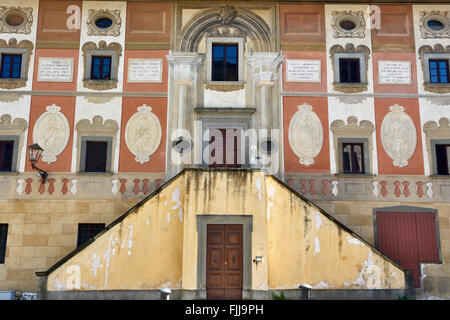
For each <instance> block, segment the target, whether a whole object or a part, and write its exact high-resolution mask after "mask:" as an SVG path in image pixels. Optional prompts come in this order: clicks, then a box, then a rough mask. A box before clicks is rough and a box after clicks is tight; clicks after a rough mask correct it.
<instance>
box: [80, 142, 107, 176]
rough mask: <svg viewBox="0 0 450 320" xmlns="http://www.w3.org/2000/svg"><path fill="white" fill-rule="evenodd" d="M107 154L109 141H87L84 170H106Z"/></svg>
mask: <svg viewBox="0 0 450 320" xmlns="http://www.w3.org/2000/svg"><path fill="white" fill-rule="evenodd" d="M107 154H108V142H107V141H86V159H85V161H86V162H85V167H84V171H86V172H106V162H107Z"/></svg>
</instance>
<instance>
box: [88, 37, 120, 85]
mask: <svg viewBox="0 0 450 320" xmlns="http://www.w3.org/2000/svg"><path fill="white" fill-rule="evenodd" d="M81 50H82V51H83V64H84V76H83V86H84V87H85V88H88V89H92V90H110V89H115V88H117V83H118V70H119V60H120V57H121V56H122V46H121V45H120V44H119V43H117V42H111V43H110V44H109V45H106V42H105V41H103V40H102V41H100V42H99V43H98V45H97V44H96V43H94V42H92V41H90V42H86V43H85V44H84V45H83V47H82V48H81ZM92 56H110V57H111V80H92V79H91V63H92Z"/></svg>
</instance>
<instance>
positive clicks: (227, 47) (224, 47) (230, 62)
mask: <svg viewBox="0 0 450 320" xmlns="http://www.w3.org/2000/svg"><path fill="white" fill-rule="evenodd" d="M238 63H239V62H238V44H217V43H216V44H213V45H212V81H238V80H239V68H238Z"/></svg>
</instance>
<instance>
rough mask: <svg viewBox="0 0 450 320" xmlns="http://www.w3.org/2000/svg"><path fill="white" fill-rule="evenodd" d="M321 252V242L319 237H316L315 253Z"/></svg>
mask: <svg viewBox="0 0 450 320" xmlns="http://www.w3.org/2000/svg"><path fill="white" fill-rule="evenodd" d="M317 253H320V242H319V238H318V237H314V255H316V254H317Z"/></svg>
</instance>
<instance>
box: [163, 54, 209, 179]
mask: <svg viewBox="0 0 450 320" xmlns="http://www.w3.org/2000/svg"><path fill="white" fill-rule="evenodd" d="M166 57H167V61H168V62H169V68H170V69H169V70H170V71H169V97H168V108H169V112H168V117H169V120H168V126H167V139H168V144H167V161H168V162H167V172H168V175H169V176H168V178H170V177H171V176H173V175H175V174H177V173H178V172H179V171H181V170H182V169H183V167H184V166H187V167H189V166H191V165H190V164H189V163H184V164H183V163H180V164H174V163H172V160H171V159H172V152H175V151H174V150H173V149H172V135H173V133H174V132H175V131H178V134H177V137H179V136H181V135H180V133H182V132H183V131H185V132H186V130H187V131H189V132H190V131H191V130H190V127H191V126H189V125H188V123H187V121H188V115H189V113H190V110H191V108H195V107H196V103H197V81H198V69H199V65H200V63H201V62H202V60H203V57H202V56H201V55H198V54H197V53H191V52H170V54H169V55H168V56H166ZM191 137H192V134H191ZM191 146H192V144H191ZM191 158H192V157H189V156H186V157H184V159H186V160H187V159H190V160H191V161H192V159H191Z"/></svg>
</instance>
